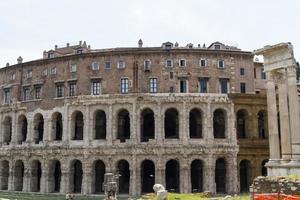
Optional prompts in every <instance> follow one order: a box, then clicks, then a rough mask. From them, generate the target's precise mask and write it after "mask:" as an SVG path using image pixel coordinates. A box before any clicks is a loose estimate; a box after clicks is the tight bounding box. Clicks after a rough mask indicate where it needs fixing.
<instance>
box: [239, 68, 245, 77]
mask: <svg viewBox="0 0 300 200" xmlns="http://www.w3.org/2000/svg"><path fill="white" fill-rule="evenodd" d="M240 75H241V76H244V75H245V68H240Z"/></svg>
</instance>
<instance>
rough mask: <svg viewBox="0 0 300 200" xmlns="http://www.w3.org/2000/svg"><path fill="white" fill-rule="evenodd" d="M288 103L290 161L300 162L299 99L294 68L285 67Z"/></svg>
mask: <svg viewBox="0 0 300 200" xmlns="http://www.w3.org/2000/svg"><path fill="white" fill-rule="evenodd" d="M287 82H288V96H289V98H288V101H289V105H290V107H289V108H290V112H289V114H290V128H291V138H292V139H291V140H292V153H293V155H292V159H295V160H300V134H299V131H300V123H299V122H300V117H299V108H300V107H299V97H298V92H297V83H296V69H295V66H290V67H287Z"/></svg>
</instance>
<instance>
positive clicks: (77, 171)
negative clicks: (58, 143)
mask: <svg viewBox="0 0 300 200" xmlns="http://www.w3.org/2000/svg"><path fill="white" fill-rule="evenodd" d="M82 174H83V171H82V163H81V162H80V161H79V160H75V161H73V164H72V168H71V176H72V177H71V178H72V179H71V180H72V182H71V184H72V190H71V191H72V192H73V193H81V187H82Z"/></svg>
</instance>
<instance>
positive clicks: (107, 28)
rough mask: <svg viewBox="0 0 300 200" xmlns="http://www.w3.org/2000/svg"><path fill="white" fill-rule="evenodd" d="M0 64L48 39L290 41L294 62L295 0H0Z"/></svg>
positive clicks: (103, 42) (32, 55) (299, 42)
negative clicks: (292, 47)
mask: <svg viewBox="0 0 300 200" xmlns="http://www.w3.org/2000/svg"><path fill="white" fill-rule="evenodd" d="M0 9H1V17H0V67H3V66H5V64H6V63H7V62H9V63H10V64H15V63H16V59H17V57H18V56H22V57H23V59H24V61H30V60H33V59H38V58H41V57H42V53H43V51H44V50H49V49H53V48H54V45H55V44H58V45H65V43H67V42H70V43H75V42H78V41H79V40H86V41H87V43H88V44H90V45H91V46H92V48H98V49H99V48H110V47H125V46H127V47H128V46H137V41H138V39H140V38H142V40H143V41H144V45H145V46H160V45H161V43H163V42H165V41H171V42H176V41H177V42H178V43H179V45H182V46H183V45H184V46H185V45H186V44H187V43H194V44H195V45H197V44H199V43H200V44H203V43H206V45H208V44H210V43H212V42H214V41H220V42H223V43H225V44H230V45H237V46H238V47H239V48H242V49H243V50H247V51H252V50H254V49H257V48H261V47H263V46H264V45H267V44H275V43H279V42H292V44H293V45H294V51H295V56H296V59H297V60H298V61H299V60H300V1H299V0H181V1H180V0H109V1H104V0H84V1H80V0H1V1H0Z"/></svg>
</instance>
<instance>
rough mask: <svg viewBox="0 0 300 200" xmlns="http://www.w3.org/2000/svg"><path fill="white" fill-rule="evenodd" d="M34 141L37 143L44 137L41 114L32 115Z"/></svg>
mask: <svg viewBox="0 0 300 200" xmlns="http://www.w3.org/2000/svg"><path fill="white" fill-rule="evenodd" d="M33 123H34V124H33V125H34V143H35V144H38V143H40V142H42V141H43V137H44V118H43V115H41V114H36V115H35V116H34V122H33Z"/></svg>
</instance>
